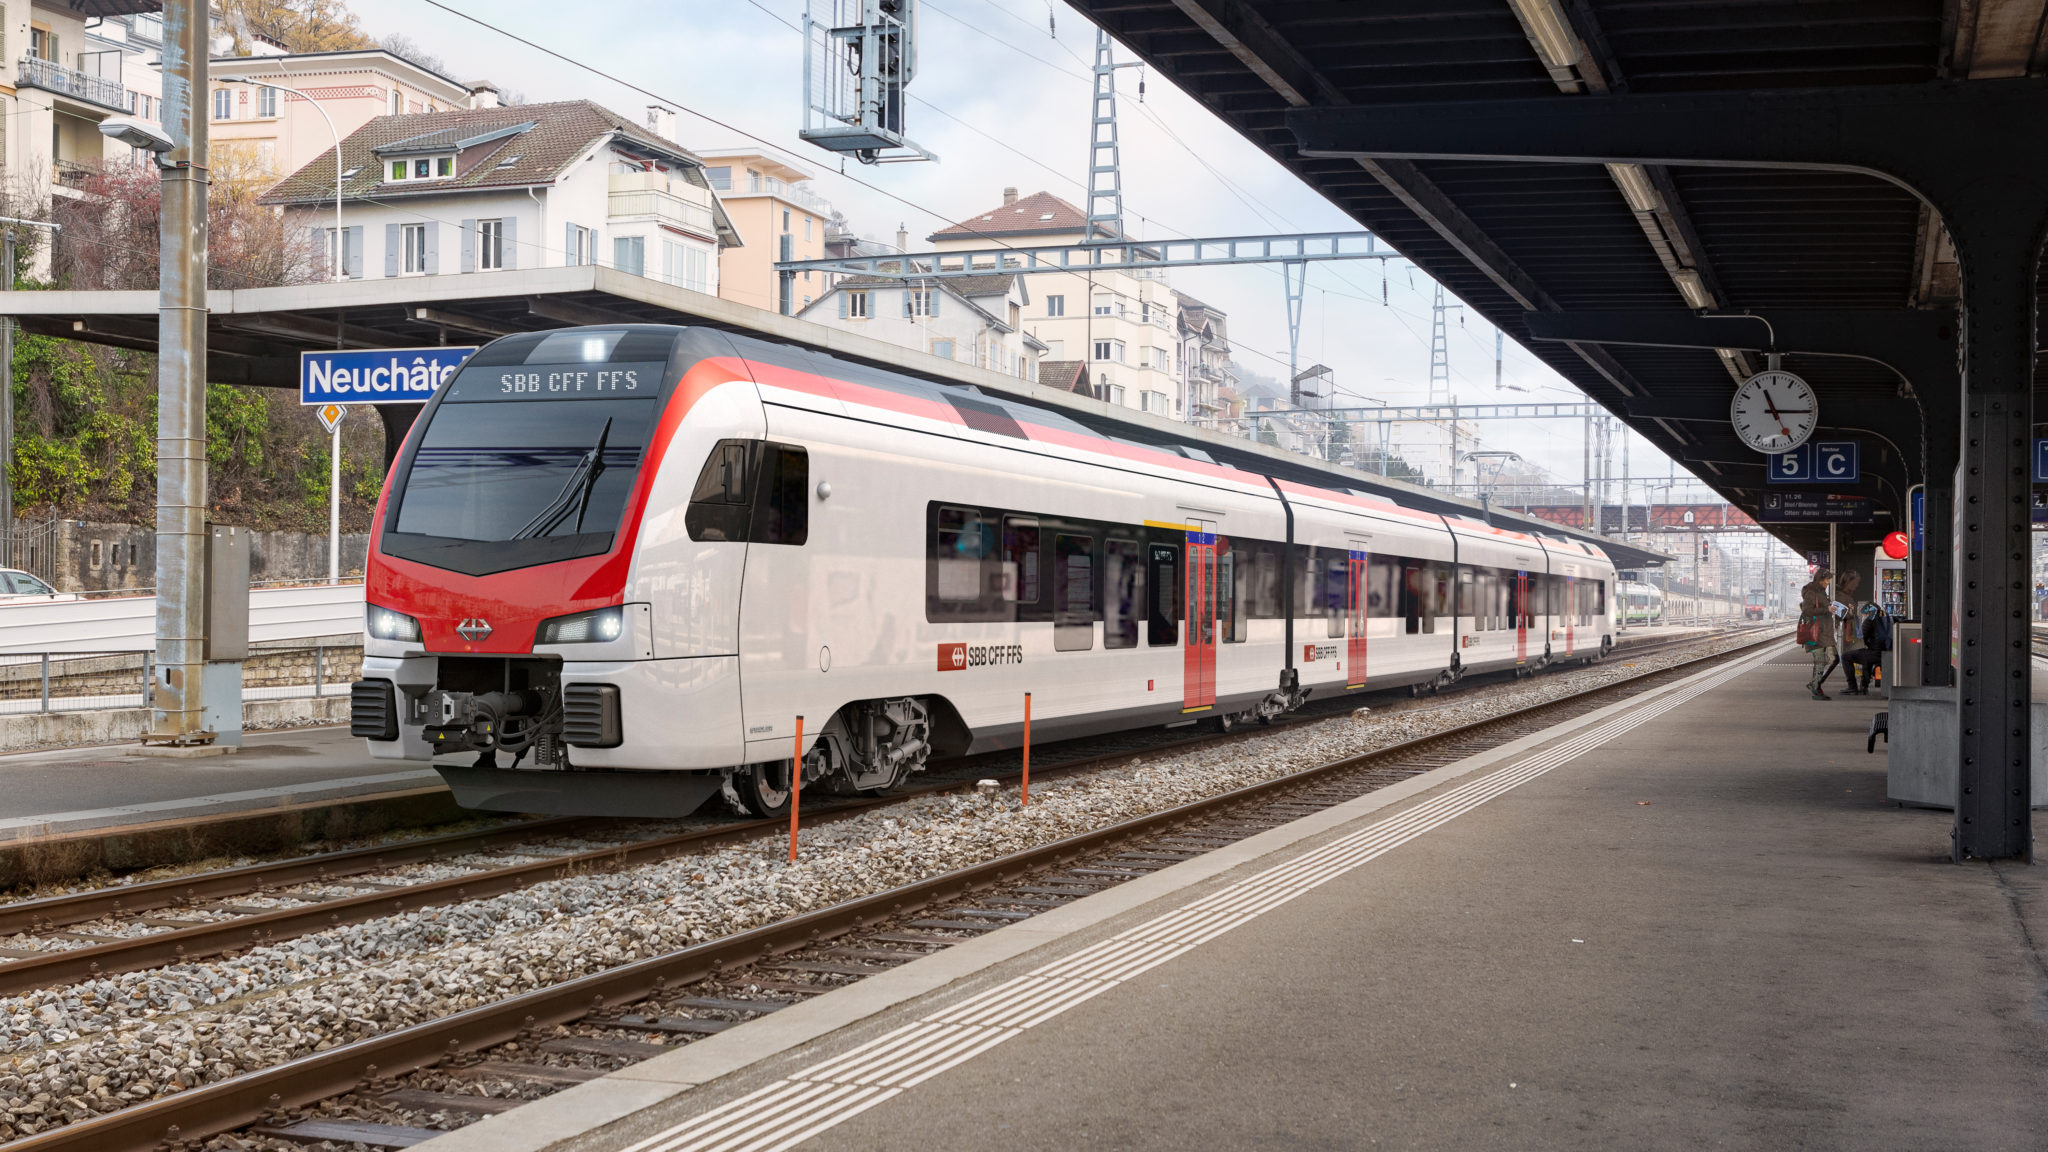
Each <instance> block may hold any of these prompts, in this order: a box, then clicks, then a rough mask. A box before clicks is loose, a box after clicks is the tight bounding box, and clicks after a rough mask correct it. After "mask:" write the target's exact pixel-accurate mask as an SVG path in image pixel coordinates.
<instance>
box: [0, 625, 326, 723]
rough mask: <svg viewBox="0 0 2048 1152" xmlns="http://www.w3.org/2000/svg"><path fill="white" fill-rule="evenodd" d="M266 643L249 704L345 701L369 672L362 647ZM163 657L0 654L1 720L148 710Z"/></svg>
mask: <svg viewBox="0 0 2048 1152" xmlns="http://www.w3.org/2000/svg"><path fill="white" fill-rule="evenodd" d="M336 639H337V641H338V642H337V643H334V644H310V645H305V644H298V645H276V646H258V647H253V648H251V649H250V650H249V658H248V659H246V660H244V661H243V662H242V699H243V700H244V701H248V700H292V699H305V698H309V697H319V696H344V695H347V694H348V690H349V684H350V683H351V682H353V681H354V680H355V679H356V678H357V677H358V676H360V675H361V674H362V667H363V648H362V644H361V643H360V642H356V641H348V640H345V639H342V638H336ZM155 665H156V656H155V654H154V653H152V652H147V651H141V652H138V651H133V650H129V651H107V652H18V653H12V654H9V655H4V656H0V716H19V715H25V714H30V713H42V712H89V711H94V710H101V709H110V708H146V707H148V706H149V701H150V684H151V681H152V680H154V679H155V677H154V672H155Z"/></svg>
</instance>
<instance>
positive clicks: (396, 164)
mask: <svg viewBox="0 0 2048 1152" xmlns="http://www.w3.org/2000/svg"><path fill="white" fill-rule="evenodd" d="M405 173H406V166H405V161H403V160H393V161H392V162H391V178H392V179H393V180H403V179H405Z"/></svg>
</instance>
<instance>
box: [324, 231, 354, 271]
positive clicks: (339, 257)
mask: <svg viewBox="0 0 2048 1152" xmlns="http://www.w3.org/2000/svg"><path fill="white" fill-rule="evenodd" d="M354 231H355V234H356V235H355V237H354V239H353V241H351V239H350V237H349V234H348V230H342V231H340V232H337V231H336V230H335V229H333V228H322V229H321V230H320V235H321V236H322V237H323V238H324V240H325V244H324V245H323V246H324V247H325V249H326V257H327V268H326V275H327V278H328V279H330V280H331V279H333V278H334V268H335V262H336V261H340V262H341V270H342V275H343V276H346V277H349V278H351V279H353V278H355V277H357V276H361V275H362V255H363V253H362V229H360V228H357V229H354ZM336 236H339V237H340V238H341V239H340V242H339V243H337V242H336V240H335V237H336ZM351 257H354V259H351Z"/></svg>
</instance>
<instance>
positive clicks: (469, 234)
mask: <svg viewBox="0 0 2048 1152" xmlns="http://www.w3.org/2000/svg"><path fill="white" fill-rule="evenodd" d="M462 270H463V271H464V272H474V271H476V221H474V220H464V221H463V222H462Z"/></svg>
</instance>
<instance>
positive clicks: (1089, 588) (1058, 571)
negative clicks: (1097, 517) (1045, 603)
mask: <svg viewBox="0 0 2048 1152" xmlns="http://www.w3.org/2000/svg"><path fill="white" fill-rule="evenodd" d="M1052 646H1053V650H1054V651H1056V652H1086V651H1087V650H1088V649H1090V648H1093V647H1095V538H1094V537H1093V536H1079V535H1068V534H1067V533H1064V532H1062V533H1060V534H1059V535H1057V536H1054V537H1053V570H1052Z"/></svg>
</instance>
